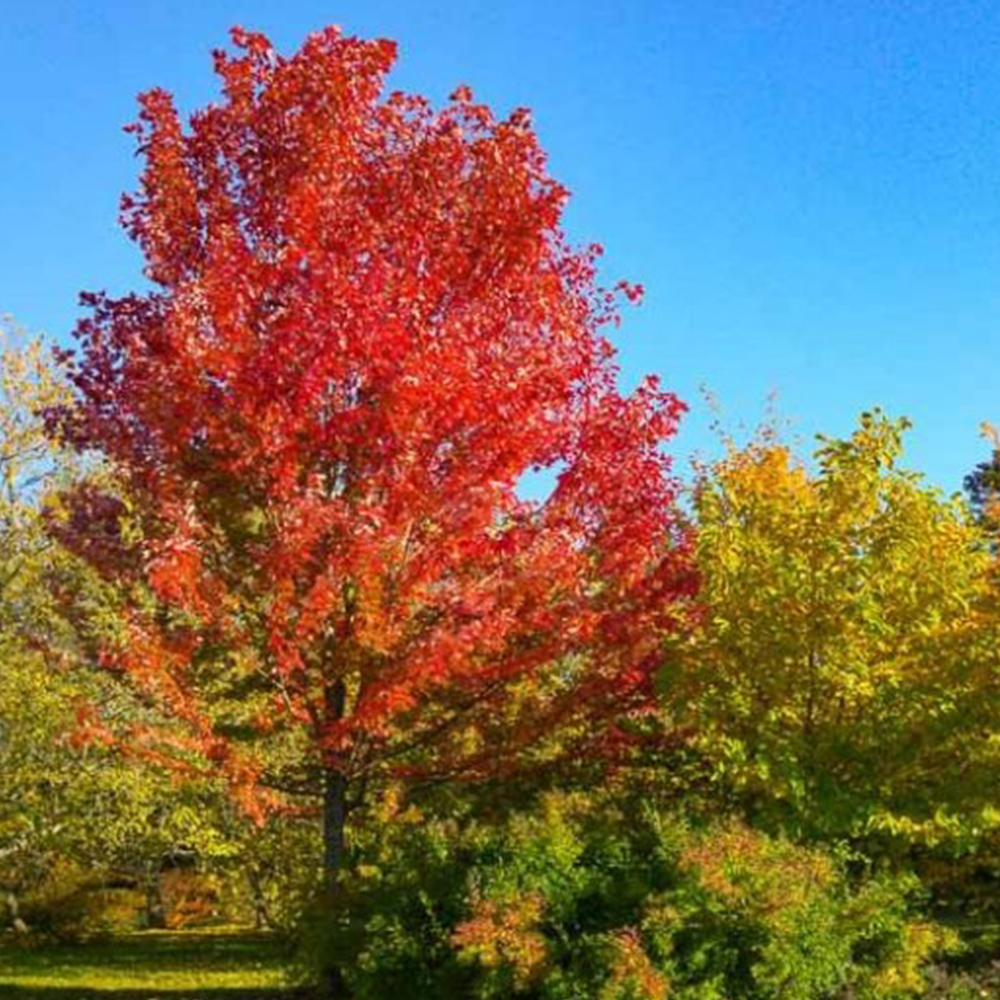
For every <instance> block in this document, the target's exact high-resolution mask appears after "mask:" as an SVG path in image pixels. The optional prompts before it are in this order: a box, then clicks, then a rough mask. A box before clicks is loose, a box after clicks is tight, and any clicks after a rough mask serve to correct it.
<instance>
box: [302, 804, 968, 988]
mask: <svg viewBox="0 0 1000 1000" xmlns="http://www.w3.org/2000/svg"><path fill="white" fill-rule="evenodd" d="M355 851H356V858H355V860H356V864H355V866H354V867H353V869H352V870H351V871H350V873H349V874H345V876H344V878H343V881H342V883H341V885H340V887H339V891H338V893H337V902H336V905H335V908H334V913H333V915H332V917H331V916H330V911H329V909H328V908H327V909H325V910H324V911H323V912H325V913H326V914H327V915H326V916H325V917H322V918H321V917H320V916H319V915H318V914H319V912H320V911H319V910H316V911H314V913H313V915H312V917H310V918H308V919H307V920H306V921H305V929H304V933H303V941H304V958H305V962H306V965H307V966H308V964H309V960H310V959H312V960H314V966H315V964H316V963H318V962H320V961H329V960H330V958H331V957H332V958H333V959H334V960H335V961H337V963H338V965H339V967H340V969H341V970H342V974H343V975H344V977H345V979H346V980H347V983H348V985H349V987H350V989H351V990H352V994H353V995H354V996H356V997H358V998H361V1000H374V998H383V997H387V996H392V997H394V998H395V1000H405V998H409V997H413V998H417V997H428V996H463V997H474V998H482V1000H487V998H503V997H523V998H538V1000H576V998H579V1000H592V998H599V1000H661V998H666V997H668V996H669V997H670V998H672V1000H779V998H780V1000H823V998H831V997H835V996H837V995H843V996H848V995H849V996H851V997H852V998H858V1000H896V998H904V997H908V996H915V995H918V994H919V993H920V992H921V991H922V990H923V988H924V986H925V981H924V974H923V968H924V966H925V965H926V964H927V963H928V962H929V960H930V959H931V958H932V957H933V956H934V955H935V954H938V953H941V952H942V951H946V950H947V949H948V948H949V947H951V946H952V944H953V942H952V941H951V939H950V937H949V935H948V934H946V933H945V932H944V931H942V930H941V929H939V928H938V927H936V926H934V925H932V924H930V923H926V922H922V921H919V920H916V919H913V918H912V917H911V915H910V914H911V912H912V902H913V897H914V895H915V892H916V890H917V888H918V887H917V885H916V883H915V882H914V881H913V880H911V879H908V878H900V877H889V876H869V877H867V878H864V879H858V878H856V877H855V878H851V877H849V874H848V871H847V867H848V866H847V863H846V861H847V859H846V858H845V857H842V856H839V855H838V854H836V853H828V852H823V851H819V850H815V849H807V848H803V847H799V846H795V845H793V844H791V843H789V842H787V841H784V840H781V839H776V838H771V837H768V836H765V835H763V834H761V833H758V832H755V831H752V830H750V829H749V828H747V827H745V826H742V825H739V824H737V823H728V824H717V825H714V826H705V827H702V828H694V827H692V826H691V825H689V824H688V823H686V822H684V821H683V820H682V819H680V818H678V817H677V816H674V815H670V814H664V813H659V812H657V811H655V810H653V809H645V810H641V811H640V812H639V813H638V814H631V813H629V812H626V811H625V810H624V809H623V807H621V806H620V805H615V804H612V803H609V802H607V801H602V800H597V799H593V798H586V797H582V796H575V795H566V794H554V795H550V796H548V797H547V798H545V799H544V800H543V802H542V804H541V806H540V807H539V808H538V809H537V810H535V811H534V812H532V813H530V814H524V815H518V816H515V817H513V818H511V819H509V820H507V821H505V822H504V823H502V824H499V825H494V826H492V827H489V828H487V827H483V826H480V825H477V824H476V823H474V822H468V823H465V824H460V823H459V822H457V821H456V820H454V819H450V820H437V819H434V818H429V817H426V816H424V815H421V814H420V813H419V812H418V811H417V810H416V809H410V810H402V811H400V812H398V813H397V814H396V815H395V816H394V817H393V818H392V822H388V823H385V824H380V825H379V826H378V830H377V834H373V835H372V837H371V839H369V840H367V841H365V842H362V843H360V844H357V845H356V846H355Z"/></svg>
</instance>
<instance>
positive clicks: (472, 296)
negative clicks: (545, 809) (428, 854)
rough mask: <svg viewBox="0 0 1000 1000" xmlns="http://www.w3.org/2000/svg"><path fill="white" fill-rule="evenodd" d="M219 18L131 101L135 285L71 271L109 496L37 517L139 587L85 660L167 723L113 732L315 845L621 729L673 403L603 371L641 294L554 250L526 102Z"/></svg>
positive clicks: (658, 595)
mask: <svg viewBox="0 0 1000 1000" xmlns="http://www.w3.org/2000/svg"><path fill="white" fill-rule="evenodd" d="M233 41H234V43H235V46H236V47H237V52H236V53H235V54H233V55H228V54H226V53H223V52H217V53H216V54H215V66H216V70H217V72H218V74H219V75H220V76H221V79H222V86H223V92H224V98H223V100H221V102H220V103H218V104H212V105H210V106H208V107H206V108H205V109H204V110H201V111H198V112H197V113H196V114H194V115H193V116H192V117H191V119H190V122H189V125H187V126H185V125H183V124H182V122H181V120H180V118H179V116H178V114H177V112H176V110H175V108H174V105H173V102H172V100H171V97H170V95H169V94H167V93H166V92H164V91H162V90H152V91H150V92H148V93H147V94H145V95H143V96H142V97H141V115H140V120H139V122H138V123H137V124H136V125H134V126H132V127H131V128H132V131H134V133H135V135H136V138H137V140H138V144H139V150H140V152H141V154H142V156H143V158H144V162H145V169H144V172H143V174H142V178H141V185H140V189H139V192H138V193H137V194H136V195H134V196H132V197H126V198H125V199H124V200H123V224H124V226H125V228H126V229H127V231H128V233H129V234H130V236H131V237H132V238H133V239H134V240H136V241H137V242H138V244H139V246H140V248H141V250H142V251H143V253H144V255H145V259H146V262H147V267H146V274H147V277H148V278H149V279H150V281H151V289H150V290H148V291H143V292H141V293H136V294H133V295H129V296H126V297H124V298H110V297H107V296H106V295H103V294H92V295H87V296H84V302H85V304H86V305H87V306H88V307H89V313H88V315H87V317H86V318H84V319H83V320H81V322H80V323H79V325H78V329H77V337H78V339H79V342H80V349H79V353H78V354H74V355H73V356H71V357H68V358H67V363H68V365H69V368H70V371H71V376H72V380H73V382H74V383H75V385H76V387H77V390H78V399H77V402H76V403H75V404H74V405H73V406H72V407H70V408H68V409H66V410H63V411H60V412H57V413H54V414H52V415H51V423H52V427H53V432H54V433H58V434H59V435H61V436H62V437H63V439H65V440H68V441H70V442H72V443H74V444H75V445H76V446H77V447H79V448H80V449H84V450H96V451H97V452H99V453H102V454H103V455H105V456H106V457H107V458H108V459H109V460H110V462H111V463H112V465H113V467H114V468H116V469H117V470H118V472H119V475H120V478H121V483H122V484H123V493H122V494H121V496H122V497H123V499H119V498H116V497H114V496H110V495H103V494H101V493H99V492H95V490H94V488H93V487H90V488H88V489H87V490H86V491H80V492H77V493H76V494H71V495H69V496H67V497H66V498H64V508H63V510H64V513H63V515H62V516H60V517H56V518H54V520H53V531H55V532H56V533H57V534H58V535H59V537H60V538H61V539H62V541H63V542H64V543H65V544H66V545H68V546H70V547H71V548H73V549H74V550H75V551H76V552H78V553H80V554H81V555H82V556H84V557H85V558H86V559H88V560H89V561H90V562H91V563H93V564H94V565H95V566H97V567H98V568H99V569H100V570H101V571H102V572H103V573H104V574H105V576H106V577H107V578H109V579H111V580H113V581H115V583H116V584H117V585H118V586H119V589H120V591H121V593H122V594H124V595H127V612H126V624H125V630H124V635H123V636H121V637H120V639H119V640H118V641H116V642H110V643H109V644H108V645H107V648H106V649H105V651H104V654H103V656H104V659H105V662H106V664H107V665H108V666H109V667H110V668H112V669H116V670H119V671H121V672H122V673H123V674H124V675H127V676H128V677H129V678H130V680H131V681H132V682H133V683H134V685H136V686H137V687H138V689H139V690H140V691H141V692H142V694H143V695H144V696H145V697H146V698H147V699H148V700H149V701H150V703H152V704H155V705H156V706H158V708H159V709H160V710H162V711H163V712H164V713H166V715H167V716H169V718H171V719H172V720H174V721H173V723H172V724H171V726H169V727H168V728H166V729H163V730H160V729H156V728H149V727H146V728H143V729H142V730H135V731H132V732H129V733H121V732H118V733H112V732H111V727H110V724H107V726H106V735H107V737H108V738H109V739H111V738H115V739H119V740H125V741H127V742H129V743H130V745H131V749H132V750H133V751H134V752H145V753H149V754H155V755H156V756H157V757H159V758H160V759H162V760H163V761H165V762H167V763H170V762H173V763H174V764H175V765H177V766H185V767H194V766H198V763H197V762H198V761H201V762H203V763H204V765H205V766H208V767H210V768H212V769H216V770H218V771H219V772H220V773H224V774H225V775H226V776H227V777H228V779H229V780H230V782H231V783H232V787H233V789H234V791H235V792H237V793H238V794H239V795H240V796H241V797H242V799H243V801H244V802H245V803H247V804H248V805H249V806H251V807H252V806H254V805H255V804H256V805H258V806H259V805H260V803H261V802H262V801H263V799H264V797H265V796H266V791H267V789H269V788H273V787H275V786H281V787H292V788H301V789H306V788H307V787H308V786H310V784H312V785H313V786H314V787H315V789H316V790H317V792H318V793H321V794H322V796H323V802H324V806H323V810H324V819H325V830H326V854H325V862H326V865H327V867H328V869H336V868H337V866H338V865H339V864H340V863H341V860H342V852H343V846H344V839H343V838H344V824H345V821H346V818H347V816H348V814H349V812H350V809H351V808H352V806H353V805H355V804H356V803H357V802H358V801H359V800H360V797H361V795H362V794H363V790H364V789H365V787H366V786H368V785H370V783H371V782H372V781H378V780H381V779H384V778H386V777H390V776H391V777H394V778H396V779H398V778H399V777H400V776H403V777H404V778H405V777H406V776H410V777H414V776H417V775H419V776H420V777H421V778H425V777H426V776H428V775H436V776H466V777H478V776H483V775H490V774H495V773H496V772H497V771H498V770H500V769H504V768H509V769H515V768H516V767H519V766H529V765H530V764H532V763H533V762H534V763H537V762H538V761H539V760H542V759H544V760H545V761H546V762H547V763H549V764H551V763H552V761H553V759H555V758H557V757H558V755H559V754H560V753H562V754H572V755H574V756H576V757H579V756H580V755H588V754H596V753H604V752H608V751H609V750H611V749H613V748H614V746H615V745H616V743H619V742H620V741H621V739H622V738H623V730H622V727H621V726H620V722H621V720H622V718H623V717H624V716H625V715H627V713H629V712H634V711H641V710H642V709H643V708H644V706H646V705H647V704H648V699H649V694H650V675H651V672H652V670H653V668H654V666H655V665H656V662H657V651H658V642H659V636H660V635H661V634H662V630H663V629H664V628H669V627H671V625H672V623H673V620H674V616H675V613H676V609H677V607H678V599H679V598H681V597H683V596H684V595H685V594H687V593H688V592H689V591H690V588H691V585H692V578H691V573H690V570H689V563H688V558H687V549H686V546H685V544H684V542H683V539H682V538H681V537H680V533H679V530H678V528H677V520H676V516H675V508H674V483H673V481H672V479H671V477H670V473H669V462H668V458H667V457H666V455H665V454H664V452H663V450H662V445H663V442H664V441H665V439H667V438H668V437H669V436H670V435H671V434H672V433H673V431H674V429H675V426H676V423H677V420H678V417H679V415H680V413H681V411H682V409H683V406H682V404H681V403H679V402H678V400H677V399H676V398H675V397H674V396H673V395H672V394H670V393H668V392H664V391H662V390H661V389H660V388H659V387H658V385H657V383H656V381H655V379H652V378H650V379H647V380H646V381H644V382H643V383H642V384H641V385H640V386H639V387H638V388H637V389H636V390H635V391H634V392H632V393H631V394H629V395H622V394H620V393H619V391H618V390H617V388H616V367H615V365H614V360H613V355H614V352H613V349H612V347H611V345H610V343H609V342H608V340H607V339H606V338H605V336H604V335H603V333H602V330H603V329H604V328H605V327H606V326H607V324H609V323H612V322H614V321H615V320H616V304H617V302H618V299H619V296H620V295H622V294H623V295H624V296H626V297H627V298H630V299H631V298H636V297H637V296H638V295H639V294H640V293H641V289H639V288H637V287H636V286H630V285H628V284H626V283H621V284H620V285H619V286H618V287H617V288H616V289H615V290H613V291H607V290H604V289H602V288H600V287H599V285H598V284H597V282H596V277H595V262H596V259H597V257H598V256H599V253H600V249H599V247H596V246H590V247H587V248H585V249H582V250H577V249H574V248H572V247H571V246H569V245H568V243H567V241H566V239H565V238H564V235H563V233H562V232H561V230H560V228H559V224H560V214H561V211H562V209H563V206H564V204H565V202H566V199H567V192H566V190H565V189H564V188H563V187H561V186H560V185H559V184H558V183H556V182H555V181H554V180H552V179H551V178H550V177H549V176H548V173H547V171H546V166H545V156H544V154H543V152H542V150H541V149H540V147H539V144H538V141H537V138H536V136H535V134H534V132H533V131H532V128H531V126H530V123H529V117H528V113H527V112H526V111H524V110H517V111H515V112H514V113H513V114H511V115H510V116H509V117H508V118H506V119H505V120H502V121H498V120H496V119H495V118H494V117H493V115H492V114H491V112H490V111H489V109H488V108H486V107H485V106H483V105H481V104H478V103H476V102H475V101H474V100H473V98H472V95H471V94H470V92H469V90H468V89H467V88H464V87H463V88H460V89H459V90H457V91H456V92H455V93H454V94H453V95H452V98H451V101H450V103H449V104H448V105H447V107H445V108H444V109H443V110H440V111H435V110H433V109H432V108H431V107H430V105H429V104H428V102H427V101H426V100H424V99H423V98H421V97H416V96H410V95H405V94H402V93H391V94H388V95H385V94H384V89H383V82H384V77H385V75H386V73H387V71H388V70H389V68H390V66H391V65H392V62H393V60H394V57H395V46H394V45H393V44H392V43H391V42H387V41H365V40H359V39H356V38H351V37H344V36H343V35H341V34H340V32H339V31H338V30H337V29H335V28H328V29H326V30H324V31H321V32H319V33H317V34H315V35H312V36H311V37H310V38H309V39H308V40H307V41H306V42H305V44H304V45H303V47H302V48H301V50H300V51H299V52H297V53H296V54H295V55H294V56H292V57H290V58H285V57H282V56H280V55H278V54H277V53H276V52H275V50H274V48H273V47H272V45H271V44H270V42H269V41H268V40H267V39H266V38H265V37H264V36H262V35H260V34H253V33H249V32H246V31H243V30H241V29H236V30H234V31H233ZM539 469H552V470H555V472H557V473H558V475H557V479H556V484H555V487H554V489H553V490H552V492H551V495H550V496H548V497H547V499H545V500H544V501H532V500H526V499H523V498H522V497H520V496H519V494H518V483H519V481H520V480H521V478H522V476H523V475H524V473H525V472H526V471H528V470H539ZM105 721H106V720H105ZM101 724H102V723H101V720H100V713H99V712H97V713H96V714H95V716H94V718H93V719H92V720H91V726H92V727H93V728H94V729H95V730H97V729H98V728H99V727H100V726H101ZM554 733H561V734H563V738H562V740H561V741H553V740H552V736H553V734H554ZM542 740H547V741H548V742H547V743H545V746H546V747H547V749H546V750H545V751H544V752H543V751H542V750H540V749H539V746H540V745H541V744H540V741H542ZM275 746H280V747H282V748H283V750H282V752H273V748H274V747H275ZM269 747H270V748H271V750H268V748H269ZM296 747H298V748H299V749H300V750H301V753H300V754H299V756H298V757H296V755H295V753H294V752H292V751H293V750H294V748H296ZM206 762H207V763H206Z"/></svg>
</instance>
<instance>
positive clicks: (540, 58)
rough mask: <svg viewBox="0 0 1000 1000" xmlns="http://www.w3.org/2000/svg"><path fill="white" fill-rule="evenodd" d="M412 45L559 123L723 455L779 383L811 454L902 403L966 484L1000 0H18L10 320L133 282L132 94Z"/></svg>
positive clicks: (10, 124) (925, 450)
mask: <svg viewBox="0 0 1000 1000" xmlns="http://www.w3.org/2000/svg"><path fill="white" fill-rule="evenodd" d="M331 22H332V23H336V24H340V25H341V26H342V27H344V28H345V29H346V30H347V31H349V32H351V33H356V34H360V35H364V36H375V35H379V36H387V37H390V38H394V39H396V40H397V41H398V42H399V43H400V45H401V60H400V63H399V66H398V69H397V71H396V74H395V77H394V80H393V83H394V84H395V85H396V86H399V87H402V88H405V89H410V90H416V91H420V92H423V93H426V94H428V95H430V96H431V97H432V98H434V99H435V100H440V99H442V98H443V97H444V96H445V95H446V94H447V93H448V92H449V91H450V90H451V89H452V88H453V87H454V86H455V85H456V84H458V83H468V84H469V85H471V86H472V88H473V90H474V91H475V93H476V94H477V96H478V97H479V98H481V99H484V100H486V101H488V102H489V103H490V104H492V105H493V106H494V107H495V108H496V109H497V110H498V111H500V112H505V111H507V110H509V109H510V108H511V107H513V106H516V105H522V104H524V105H528V106H530V107H531V108H533V109H534V112H535V116H534V117H535V122H536V125H537V127H538V129H539V131H540V133H541V136H542V141H543V143H544V145H545V146H546V148H547V149H548V150H549V152H550V155H551V164H552V170H553V173H554V174H555V175H556V176H557V177H558V178H559V179H560V180H562V181H563V182H564V183H565V184H567V186H568V187H569V188H570V189H571V190H572V192H573V194H574V201H573V203H572V207H571V209H570V213H569V217H568V227H569V230H570V232H571V234H572V236H573V237H575V238H577V239H579V240H581V241H590V240H598V241H600V242H603V243H604V244H605V245H606V246H607V248H608V255H607V257H606V262H607V269H606V277H607V278H608V279H609V280H614V279H616V278H618V277H620V276H626V277H628V278H630V279H632V280H636V281H641V282H643V283H644V284H645V285H646V287H647V300H646V302H645V304H644V305H643V306H642V307H641V308H640V309H638V310H632V311H630V312H629V313H628V315H627V321H626V323H625V325H624V326H623V329H622V337H621V340H620V343H621V346H622V362H623V368H624V374H625V378H626V380H627V381H634V379H635V378H637V377H638V376H639V375H640V374H641V373H642V372H644V371H656V372H658V373H660V374H661V375H662V377H663V379H664V380H665V382H666V384H667V385H668V386H671V387H673V388H674V389H675V390H676V391H678V392H679V393H680V394H681V395H682V396H683V397H684V398H685V399H687V400H688V401H689V402H690V403H691V405H692V408H693V410H694V413H693V415H692V416H691V417H689V418H688V421H687V425H686V428H685V430H684V432H683V434H682V435H681V437H680V439H679V441H678V442H677V446H676V448H675V451H676V452H677V454H678V455H680V456H682V457H683V456H685V455H686V454H687V453H688V451H689V450H691V449H692V448H700V449H705V448H708V446H709V442H710V438H709V436H708V434H707V432H706V426H707V423H708V418H707V416H706V414H705V407H704V406H703V404H702V403H701V401H700V399H699V395H698V386H699V385H701V384H702V383H707V384H708V385H709V386H710V387H711V388H712V390H713V391H714V392H715V393H716V395H717V396H718V397H719V398H720V399H721V401H722V404H723V406H724V410H725V413H726V415H727V419H728V420H729V421H730V422H736V421H738V420H744V421H747V422H750V423H754V422H755V421H756V420H757V419H758V417H759V416H760V415H761V414H762V412H763V408H764V401H765V398H766V397H767V395H768V393H770V392H771V391H772V390H776V391H777V393H778V395H779V408H780V410H781V412H782V413H783V414H784V415H786V416H790V417H793V418H795V420H796V427H797V430H798V432H799V433H800V434H801V435H802V436H803V437H804V438H806V439H808V438H810V437H811V435H812V434H813V433H815V432H816V431H826V432H828V433H834V434H840V433H846V432H847V431H849V430H850V428H851V426H852V425H853V422H854V418H855V415H856V414H857V413H858V412H859V411H860V410H862V409H864V408H867V407H871V406H874V405H881V406H882V407H884V408H885V409H887V410H888V411H889V412H891V413H893V414H906V415H908V416H910V417H911V418H912V419H913V420H914V421H915V423H916V427H915V430H914V431H913V432H912V434H911V437H910V464H911V465H913V466H915V467H917V468H920V469H923V470H925V471H926V472H927V474H928V476H929V478H930V479H931V480H932V481H933V482H935V483H937V484H939V485H941V486H943V487H944V488H945V489H947V490H949V491H950V490H953V489H957V488H958V487H959V486H960V484H961V479H962V476H963V474H964V473H965V472H966V471H967V470H968V469H969V467H970V466H971V465H973V464H974V463H975V462H976V461H978V460H979V459H981V458H984V457H985V456H986V453H987V447H986V445H985V443H983V442H982V441H980V440H979V438H978V437H977V426H978V423H979V422H980V421H981V420H983V419H989V418H993V419H996V420H998V421H1000V392H998V391H997V390H998V384H1000V337H998V332H1000V121H998V118H1000V58H998V53H1000V4H998V3H997V2H996V0H975V2H973V0H948V2H947V3H944V2H941V0H881V2H879V3H868V2H864V0H856V2H829V0H705V2H693V0H619V2H615V3H612V2H604V0H577V2H569V0H560V2H548V3H542V2H530V0H504V2H498V0H450V2H435V0H405V2H404V0H396V2H389V0H365V2H359V0H343V2H340V3H318V2H312V0H280V2H278V0H268V2H264V0H243V2H233V0H176V2H169V0H128V2H125V0H91V2H88V0H8V2H7V3H6V4H4V9H3V16H2V19H0V50H2V54H3V58H2V60H0V137H2V145H0V151H2V159H0V170H2V174H0V177H2V180H0V224H2V229H0V233H2V242H0V312H3V313H10V314H13V315H14V316H15V318H16V319H18V320H19V321H20V322H21V323H22V324H24V325H26V326H28V327H29V328H31V329H35V330H44V331H46V332H48V333H51V334H52V335H53V336H56V337H58V338H60V339H65V338H66V337H67V334H68V331H69V330H70V329H71V327H72V325H73V322H74V318H75V317H76V315H77V306H76V295H77V292H78V291H79V290H80V289H96V288H107V289H109V290H111V291H113V292H121V291H125V290H128V289H129V288H132V287H135V285H136V284H137V283H138V281H139V262H138V258H137V256H136V254H135V252H134V251H133V249H132V248H131V246H130V245H129V244H128V242H127V240H126V239H125V237H124V235H123V234H121V233H120V232H119V231H118V230H117V228H116V224H115V218H116V215H117V203H118V197H119V194H120V192H121V191H123V190H125V189H129V188H131V187H132V186H133V185H134V180H135V173H136V168H137V161H136V160H135V159H134V157H133V147H132V143H131V141H130V139H129V137H128V136H126V135H124V134H123V133H122V132H121V131H120V126H121V125H122V124H124V123H125V122H127V121H129V120H131V119H132V118H133V117H134V107H135V105H134V95H135V94H136V93H137V92H138V91H139V90H142V89H145V88H147V87H149V86H153V85H162V86H165V87H167V88H168V89H170V90H173V91H174V92H175V93H176V94H177V96H178V99H179V101H180V103H181V105H182V107H184V108H185V109H192V108H194V107H195V106H197V105H200V104H202V103H204V102H205V101H207V100H209V99H211V98H212V97H213V96H214V94H215V82H214V79H213V75H212V72H211V67H210V60H209V50H210V49H211V48H213V47H215V46H218V45H220V44H222V43H223V42H225V40H226V32H227V29H228V27H229V26H230V25H231V24H234V23H242V24H244V25H246V26H247V27H252V28H257V29H261V30H264V31H265V32H267V33H268V34H269V35H271V37H272V39H274V41H275V42H276V43H277V44H278V45H279V47H280V48H282V49H283V50H286V51H287V50H290V49H292V48H294V47H295V46H297V45H298V43H299V42H300V41H301V39H302V38H303V37H304V36H305V34H306V33H307V32H309V31H310V30H313V29H315V28H317V27H320V26H321V25H323V24H327V23H331Z"/></svg>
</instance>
